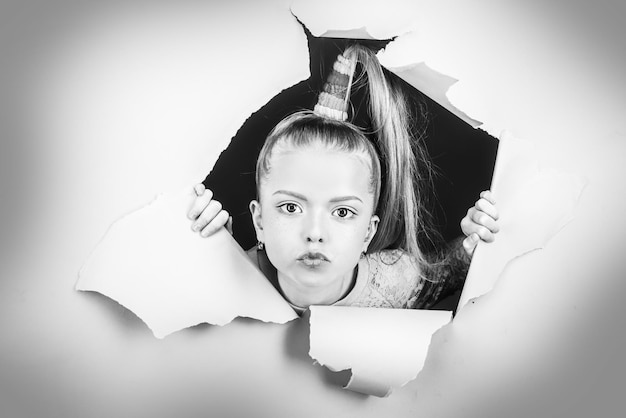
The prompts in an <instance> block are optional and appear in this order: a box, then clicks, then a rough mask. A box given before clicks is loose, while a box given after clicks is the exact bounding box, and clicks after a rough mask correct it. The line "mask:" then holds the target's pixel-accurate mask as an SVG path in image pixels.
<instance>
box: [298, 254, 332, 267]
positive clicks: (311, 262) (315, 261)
mask: <svg viewBox="0 0 626 418" xmlns="http://www.w3.org/2000/svg"><path fill="white" fill-rule="evenodd" d="M297 260H298V261H300V262H302V264H304V265H306V266H308V267H315V266H319V265H320V264H322V263H324V262H329V261H330V260H329V259H328V257H326V256H325V255H324V254H323V253H320V252H311V251H307V252H305V253H302V254H301V255H300V256H298V258H297Z"/></svg>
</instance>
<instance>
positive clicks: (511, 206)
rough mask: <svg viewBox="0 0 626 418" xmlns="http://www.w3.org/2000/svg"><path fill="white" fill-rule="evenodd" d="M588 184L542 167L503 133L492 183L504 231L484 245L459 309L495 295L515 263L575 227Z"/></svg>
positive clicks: (530, 150) (476, 255)
mask: <svg viewBox="0 0 626 418" xmlns="http://www.w3.org/2000/svg"><path fill="white" fill-rule="evenodd" d="M584 185H585V182H584V181H583V179H582V178H580V176H576V175H570V174H565V173H560V172H558V171H556V170H553V169H545V168H542V167H540V165H539V162H538V160H537V157H536V156H535V150H534V148H533V146H532V144H531V143H529V142H526V141H523V140H519V139H516V138H513V137H512V136H511V135H509V134H506V133H505V134H503V136H502V138H501V139H500V145H499V146H498V156H497V158H496V166H495V169H494V175H493V181H492V192H493V196H494V199H495V201H496V208H497V209H498V213H499V215H500V217H499V219H498V224H499V226H500V231H499V232H498V234H497V236H496V242H495V243H493V244H487V245H484V244H483V243H479V244H478V247H477V248H476V250H475V252H474V255H473V257H472V263H471V265H470V269H469V272H468V275H467V279H466V280H465V286H464V287H463V293H462V294H461V299H460V300H459V305H458V309H460V308H461V307H462V306H463V305H465V304H466V303H467V302H468V301H469V300H470V299H472V298H475V297H478V296H481V295H483V294H485V293H487V292H489V291H490V290H491V289H492V288H493V286H494V284H495V282H496V281H497V280H498V277H499V276H500V274H501V273H502V271H503V270H504V267H505V266H506V264H508V263H509V262H510V261H511V260H513V259H514V258H516V257H518V256H521V255H523V254H526V253H528V252H530V251H533V250H536V249H540V248H543V247H544V246H545V245H546V244H547V242H548V241H549V240H550V238H552V237H553V236H554V235H555V234H556V233H557V232H559V230H560V229H561V228H563V227H564V226H565V225H566V224H567V223H568V222H570V221H571V220H572V219H573V216H574V209H575V208H576V205H577V204H578V200H579V198H580V195H581V193H582V190H583V187H584Z"/></svg>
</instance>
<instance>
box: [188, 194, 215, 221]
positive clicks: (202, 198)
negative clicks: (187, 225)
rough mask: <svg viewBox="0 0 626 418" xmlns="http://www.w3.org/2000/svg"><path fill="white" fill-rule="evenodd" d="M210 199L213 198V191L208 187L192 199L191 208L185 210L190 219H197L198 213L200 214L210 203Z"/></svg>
mask: <svg viewBox="0 0 626 418" xmlns="http://www.w3.org/2000/svg"><path fill="white" fill-rule="evenodd" d="M194 190H195V188H194ZM196 193H197V192H196ZM211 199H213V192H212V191H211V190H209V189H206V190H205V191H203V192H202V195H199V196H198V197H196V198H195V199H194V201H193V204H192V205H191V209H189V212H187V217H188V218H189V219H191V220H194V219H197V218H198V216H200V214H202V212H203V211H204V210H205V209H206V208H207V206H208V205H209V203H211V201H212V200H211Z"/></svg>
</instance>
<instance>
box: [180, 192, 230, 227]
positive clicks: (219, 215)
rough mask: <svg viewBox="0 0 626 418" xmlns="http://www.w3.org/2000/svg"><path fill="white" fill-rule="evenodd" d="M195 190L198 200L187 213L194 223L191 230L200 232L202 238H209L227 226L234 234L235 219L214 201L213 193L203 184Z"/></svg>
mask: <svg viewBox="0 0 626 418" xmlns="http://www.w3.org/2000/svg"><path fill="white" fill-rule="evenodd" d="M193 189H194V191H195V193H196V199H195V200H194V201H193V205H192V206H191V209H190V210H189V212H188V213H187V217H188V218H189V219H190V220H191V221H192V223H191V229H192V230H193V231H194V232H199V233H200V236H202V237H208V236H211V235H213V234H214V233H215V232H217V231H218V230H219V229H220V228H221V227H223V226H225V227H226V229H227V230H228V232H230V233H231V234H232V233H233V232H232V222H233V218H232V217H231V216H230V215H229V214H228V212H227V211H225V210H224V209H222V204H221V203H220V202H218V201H217V200H213V192H212V191H211V190H209V189H206V188H205V187H204V184H202V183H200V184H196V185H195V186H194V188H193Z"/></svg>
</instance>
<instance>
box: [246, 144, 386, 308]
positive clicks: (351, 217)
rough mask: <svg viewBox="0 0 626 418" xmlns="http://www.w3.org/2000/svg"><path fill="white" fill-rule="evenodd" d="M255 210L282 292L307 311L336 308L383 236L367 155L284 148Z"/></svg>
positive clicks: (318, 148)
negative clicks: (309, 308) (293, 292)
mask: <svg viewBox="0 0 626 418" xmlns="http://www.w3.org/2000/svg"><path fill="white" fill-rule="evenodd" d="M270 167H271V168H270V173H269V175H268V176H267V177H266V178H264V179H262V183H261V185H260V190H259V194H260V196H259V197H260V202H257V201H252V202H251V203H250V210H251V212H252V218H253V222H254V226H255V229H256V233H257V238H258V240H259V241H261V242H264V243H265V248H266V251H267V256H268V258H269V259H270V261H271V262H272V264H273V265H274V267H276V270H277V271H278V279H279V282H280V283H281V287H283V290H285V286H287V287H289V288H292V289H298V291H299V292H300V294H299V297H298V299H299V302H296V301H294V300H292V302H293V303H297V304H299V305H301V306H308V305H312V304H328V303H333V302H335V301H336V300H337V299H338V298H339V297H341V294H339V295H337V294H336V293H337V292H339V291H340V290H337V289H342V288H343V289H345V286H343V285H342V284H345V283H350V282H351V281H352V277H353V272H354V268H355V267H356V265H357V263H358V261H359V258H360V255H361V253H362V252H364V251H366V250H367V246H368V245H369V243H370V241H371V240H372V238H373V237H374V234H375V233H376V228H377V226H378V217H377V216H376V215H374V214H373V210H374V201H373V200H374V196H373V193H372V191H371V190H370V177H371V170H370V167H369V163H368V159H367V157H366V155H365V154H359V153H348V152H341V151H336V150H332V149H328V148H327V147H325V146H323V145H315V144H314V145H310V146H306V147H299V148H295V147H290V146H280V145H279V146H277V147H275V148H274V150H273V153H272V157H271V159H270Z"/></svg>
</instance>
